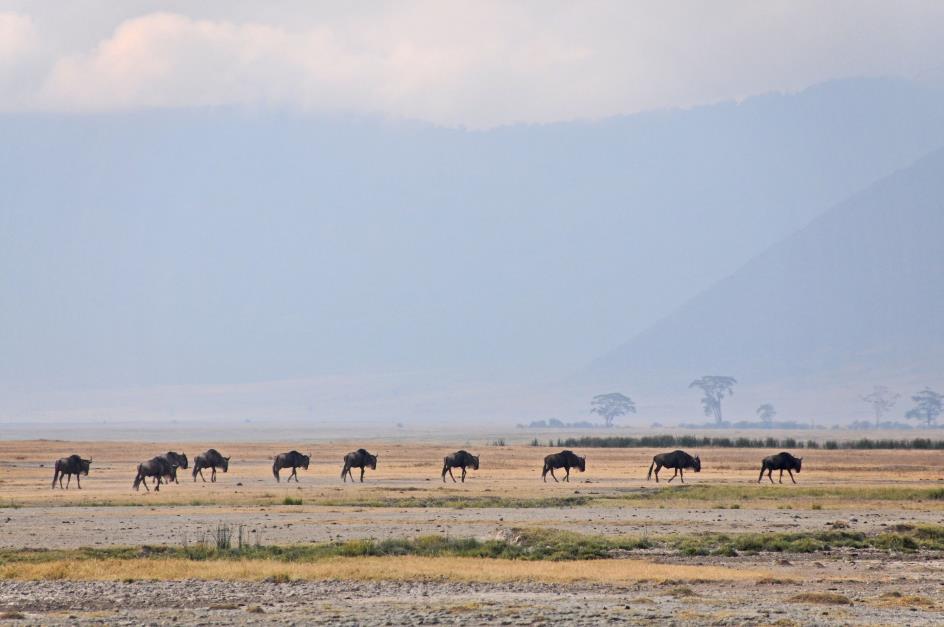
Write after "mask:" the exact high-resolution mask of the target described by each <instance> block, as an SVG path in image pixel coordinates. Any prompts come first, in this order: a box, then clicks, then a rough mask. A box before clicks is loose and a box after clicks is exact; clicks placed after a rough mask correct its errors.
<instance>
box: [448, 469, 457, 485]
mask: <svg viewBox="0 0 944 627" xmlns="http://www.w3.org/2000/svg"><path fill="white" fill-rule="evenodd" d="M449 478H450V479H452V482H453V483H455V482H456V476H455V475H454V474H452V466H450V467H449Z"/></svg>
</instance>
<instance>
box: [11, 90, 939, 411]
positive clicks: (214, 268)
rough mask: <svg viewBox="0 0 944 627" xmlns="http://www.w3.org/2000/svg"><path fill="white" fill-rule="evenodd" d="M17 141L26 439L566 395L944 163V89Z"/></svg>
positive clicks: (135, 119) (121, 121) (16, 285)
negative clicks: (115, 395) (136, 426)
mask: <svg viewBox="0 0 944 627" xmlns="http://www.w3.org/2000/svg"><path fill="white" fill-rule="evenodd" d="M0 132H2V134H3V136H4V142H3V144H2V145H0V183H2V185H3V190H4V192H3V195H2V197H0V226H2V228H0V266H2V267H4V268H9V269H11V270H10V271H6V272H4V273H3V274H2V275H0V355H2V359H0V385H5V386H6V387H5V388H3V387H0V390H3V392H2V394H3V396H4V400H5V401H6V403H5V406H6V407H14V408H16V410H15V414H16V415H23V416H27V415H31V412H32V411H33V409H31V408H33V407H35V408H37V409H36V411H39V408H41V407H42V406H43V403H45V402H46V400H44V399H46V398H47V396H46V395H44V394H42V392H41V390H42V389H43V386H44V385H48V386H53V387H56V386H60V385H62V384H63V383H66V384H68V386H70V387H73V388H81V387H82V386H106V387H109V388H121V387H122V386H136V385H143V386H150V385H167V386H189V385H193V384H205V383H221V384H223V383H225V384H239V383H247V384H252V383H254V382H260V381H279V380H307V379H308V378H316V379H319V380H323V379H325V378H328V379H329V380H330V377H331V376H334V375H338V376H344V377H352V378H354V379H357V377H359V376H362V375H364V373H368V374H375V373H407V372H424V373H432V372H436V371H445V372H449V373H456V377H458V378H459V379H462V378H463V377H469V378H470V379H471V380H474V381H476V383H477V384H478V383H479V382H481V383H482V384H483V385H484V384H487V383H488V382H490V381H491V382H495V381H497V382H499V383H501V384H502V385H504V384H512V385H513V384H516V383H519V382H522V381H523V382H524V383H526V384H534V383H535V382H538V383H539V382H540V381H543V380H546V379H548V378H555V377H558V376H560V375H562V374H563V373H566V372H569V371H572V369H573V368H574V365H575V364H579V363H585V362H586V361H588V360H589V359H591V358H592V357H593V355H595V354H600V352H602V351H603V350H605V349H606V348H607V347H608V346H610V345H612V343H613V339H614V338H621V337H630V336H632V335H633V334H634V333H635V332H636V331H638V330H641V329H644V328H646V327H647V326H649V325H650V324H651V323H652V322H654V321H656V320H658V319H659V318H660V317H662V316H664V315H665V314H666V312H670V311H672V310H673V309H675V308H676V307H678V306H679V305H680V304H681V303H683V302H685V301H686V300H687V299H688V298H690V296H691V295H692V294H695V293H697V291H698V290H700V289H703V287H704V286H705V285H708V284H711V283H713V282H715V281H717V280H718V279H719V278H720V277H723V276H725V275H726V274H729V273H730V272H732V271H734V270H735V269H736V268H737V267H738V266H740V265H741V264H742V263H743V262H744V261H745V260H747V259H749V258H751V257H752V256H754V255H756V254H757V253H759V252H760V251H762V250H764V249H765V248H766V247H767V246H769V245H770V244H771V243H773V242H776V241H778V240H780V239H781V238H783V237H784V236H785V235H786V234H788V233H790V232H792V231H794V230H795V229H797V228H799V227H800V226H802V225H804V224H806V223H808V222H809V221H810V220H811V219H812V218H814V217H815V216H816V215H818V214H819V213H820V212H821V211H822V210H824V209H826V208H827V207H829V206H830V205H832V204H834V203H836V202H838V201H840V200H842V199H843V198H845V197H847V196H848V195H849V194H851V193H853V192H854V191H855V190H857V189H861V188H862V187H864V186H866V185H868V184H869V183H870V182H872V181H874V180H876V179H877V178H879V177H881V176H884V175H885V174H887V173H888V172H890V171H893V170H894V169H896V168H900V167H902V166H905V165H907V164H908V163H911V162H912V161H913V160H914V159H916V158H917V157H918V156H920V155H921V154H924V153H926V152H927V151H928V150H930V149H932V148H934V147H936V146H939V145H941V144H942V143H944V93H942V92H941V91H939V90H934V89H928V88H925V87H923V86H919V85H916V84H913V83H909V82H906V81H899V80H872V79H862V80H848V81H835V82H831V83H827V84H824V85H821V86H818V87H815V88H811V89H809V90H806V91H804V92H802V93H799V94H791V95H768V96H760V97H757V98H750V99H747V100H745V101H743V102H741V103H733V102H728V103H720V104H718V105H714V106H708V107H699V108H695V109H690V110H684V111H663V112H654V113H648V114H641V115H633V116H627V117H623V118H614V119H608V120H601V121H598V122H574V123H569V124H553V125H545V126H513V127H506V128H500V129H496V130H492V131H487V132H469V131H463V130H455V129H443V128H436V127H431V126H428V125H423V124H413V123H400V122H389V121H382V120H377V119H370V118H326V117H320V118H310V117H303V116H296V115H289V114H272V113H266V114H262V113H252V112H239V111H233V110H170V111H150V112H138V113H128V114H102V115H82V116H63V115H39V114H36V115H13V114H8V115H0ZM721 365H723V364H721ZM699 374H701V373H699ZM428 376H430V375H423V377H424V379H425V378H428ZM456 377H453V376H452V375H450V376H449V377H447V378H448V379H449V380H454V379H455V378H456ZM363 379H364V380H365V381H368V380H369V379H370V376H363ZM21 385H22V386H23V387H20V386H21ZM354 387H355V388H356V384H355V385H354ZM381 387H382V386H381ZM21 389H23V390H26V389H29V390H33V392H30V393H28V394H27V393H25V392H24V393H23V394H22V395H21V398H20V399H18V398H17V396H18V395H20V392H19V391H18V390H21ZM174 389H177V388H174ZM373 389H374V388H373V387H372V386H371V384H370V383H369V382H367V383H365V384H364V387H363V389H362V391H363V393H364V394H365V395H366V396H367V397H371V398H373V397H374V396H375V395H376V396H377V397H378V398H379V397H381V396H383V394H384V393H385V392H383V391H382V390H381V389H380V388H378V389H377V391H376V394H375V392H373V391H371V390H373ZM142 398H145V399H147V398H149V397H148V395H147V394H144V395H142ZM384 398H387V397H384ZM581 398H582V397H581ZM22 399H26V400H22ZM20 401H22V402H20ZM142 402H144V403H150V401H149V400H144V401H142ZM260 402H261V401H260ZM396 402H397V403H399V405H398V406H400V407H403V408H404V411H409V412H413V411H414V409H415V408H416V407H417V402H416V399H411V398H407V397H406V396H404V397H401V398H399V399H397V401H396ZM476 402H477V401H476V400H475V397H474V395H472V396H470V397H469V398H468V399H466V400H463V401H461V403H462V404H463V411H466V412H468V413H469V414H470V415H475V414H476V410H475V406H474V404H475V403H476ZM579 402H580V403H581V404H582V403H583V400H580V401H579ZM342 403H343V402H342V401H338V402H337V404H338V405H339V406H340V404H342ZM70 405H74V406H76V407H77V409H76V411H79V409H80V408H78V405H80V403H79V401H75V402H74V403H70ZM263 405H264V404H263ZM521 405H522V406H526V405H527V403H525V402H522V403H521ZM260 406H262V405H260ZM272 406H273V407H278V404H277V402H276V403H273V404H272ZM128 407H129V411H130V405H129V406H128ZM391 407H392V405H390V404H384V405H383V410H382V412H383V414H384V415H388V414H390V413H395V412H394V410H393V409H392V408H391ZM447 410H448V407H446V406H444V405H439V406H437V408H436V410H435V411H436V412H437V413H442V412H444V411H447ZM83 411H84V410H83ZM259 411H261V410H259ZM324 411H325V412H330V411H332V410H331V409H330V407H329V406H326V407H325V408H324ZM492 411H498V408H495V407H490V408H489V412H492ZM364 412H365V413H369V412H368V411H367V410H366V409H365V410H364ZM335 413H337V412H335ZM490 415H493V414H491V413H490ZM560 415H561V416H564V417H567V416H568V415H569V413H568V412H567V411H566V410H565V411H562V413H561V414H560ZM514 417H515V418H516V419H518V418H520V417H522V416H521V414H520V413H519V414H516V415H515V416H514ZM536 417H538V418H541V417H546V416H545V415H538V416H536Z"/></svg>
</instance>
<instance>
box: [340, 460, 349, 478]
mask: <svg viewBox="0 0 944 627" xmlns="http://www.w3.org/2000/svg"><path fill="white" fill-rule="evenodd" d="M349 469H350V466H348V465H347V462H346V461H345V462H344V467H343V468H341V478H342V479H343V478H344V475H346V474H347V471H348V470H349Z"/></svg>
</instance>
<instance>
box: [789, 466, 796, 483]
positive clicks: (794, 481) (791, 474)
mask: <svg viewBox="0 0 944 627" xmlns="http://www.w3.org/2000/svg"><path fill="white" fill-rule="evenodd" d="M787 473H788V474H789V475H790V480H791V481H793V483H796V482H797V480H796V479H794V478H793V471H792V470H790V469H789V468H787Z"/></svg>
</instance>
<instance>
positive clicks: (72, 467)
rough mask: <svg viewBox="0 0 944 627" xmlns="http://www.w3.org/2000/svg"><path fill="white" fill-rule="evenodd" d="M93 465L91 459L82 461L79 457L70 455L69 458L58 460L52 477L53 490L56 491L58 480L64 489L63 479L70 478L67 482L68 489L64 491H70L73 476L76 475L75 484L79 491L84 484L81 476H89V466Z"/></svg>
mask: <svg viewBox="0 0 944 627" xmlns="http://www.w3.org/2000/svg"><path fill="white" fill-rule="evenodd" d="M91 464H92V460H91V459H82V458H81V457H79V456H78V455H69V456H68V457H63V458H62V459H58V460H56V464H55V470H54V472H53V475H52V489H53V490H55V489H56V480H57V479H58V480H59V488H60V489H63V488H62V478H63V477H65V476H68V478H69V479H68V480H67V481H66V487H65V488H64V489H66V490H68V489H69V485H70V484H71V483H72V475H75V483H76V485H78V486H79V489H80V490H81V489H82V482H81V481H79V477H80V476H81V475H86V476H88V474H89V466H90V465H91Z"/></svg>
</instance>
